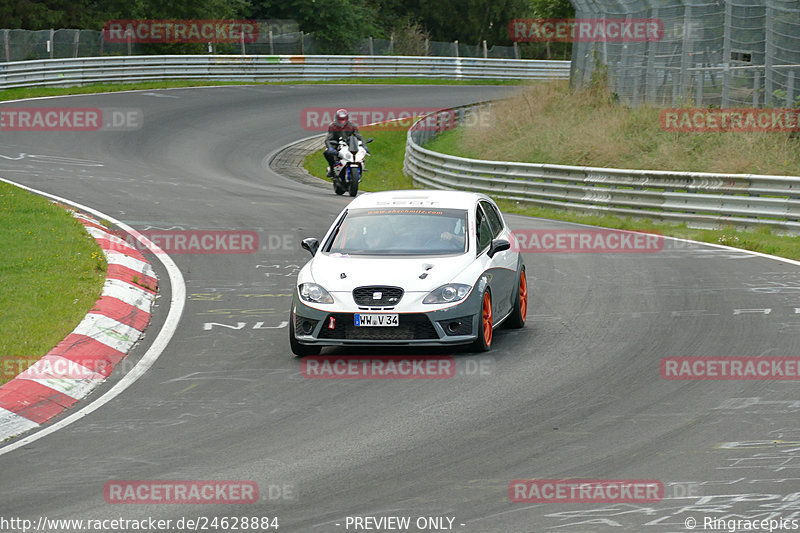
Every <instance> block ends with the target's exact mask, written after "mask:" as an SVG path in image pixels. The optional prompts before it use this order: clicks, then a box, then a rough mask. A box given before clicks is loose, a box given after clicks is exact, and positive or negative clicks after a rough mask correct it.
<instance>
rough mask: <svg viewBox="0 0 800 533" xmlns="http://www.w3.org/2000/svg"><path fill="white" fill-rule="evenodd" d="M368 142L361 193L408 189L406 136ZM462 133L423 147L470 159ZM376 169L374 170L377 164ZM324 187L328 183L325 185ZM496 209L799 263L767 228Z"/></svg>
mask: <svg viewBox="0 0 800 533" xmlns="http://www.w3.org/2000/svg"><path fill="white" fill-rule="evenodd" d="M362 131H363V132H364V133H365V136H367V137H374V138H375V141H373V142H372V143H371V144H370V150H371V151H372V153H373V154H374V155H372V156H370V159H368V161H367V162H368V167H369V168H370V171H369V172H368V173H367V174H365V178H364V180H363V181H362V187H361V189H362V190H365V191H386V190H395V189H411V188H413V184H412V183H411V179H410V178H409V177H407V176H405V175H403V158H404V155H405V143H406V135H405V133H403V132H395V131H392V132H369V129H368V128H363V130H362ZM463 138H464V131H463V130H461V129H456V130H452V131H450V132H446V133H445V134H443V135H441V136H439V137H438V138H437V139H436V140H435V141H434V142H432V143H431V144H429V145H427V146H426V148H430V149H433V150H436V151H439V152H445V153H451V154H456V155H463V156H464V157H470V155H472V156H473V157H474V154H468V153H464V152H463V149H462V146H461V144H460V143H461V141H462V140H463ZM378 163H379V164H378ZM303 166H304V167H305V168H306V170H308V171H309V172H310V173H311V174H312V175H314V176H317V177H319V178H322V179H326V180H327V178H324V176H325V168H326V166H327V164H326V162H325V160H324V159H323V157H322V154H321V151H315V152H314V153H312V154H309V155H308V156H306V159H305V161H304V165H303ZM327 181H329V180H327ZM497 203H498V205H499V206H500V208H501V209H502V210H503V212H504V213H516V214H520V215H526V216H532V217H539V218H547V219H552V220H564V221H567V222H577V223H580V224H589V225H593V226H601V227H606V228H616V229H626V230H633V231H646V232H651V233H657V234H660V235H669V236H672V237H678V238H682V239H690V240H695V241H700V242H708V243H714V244H724V245H727V246H733V247H735V248H742V249H745V250H752V251H755V252H761V253H766V254H771V255H777V256H780V257H787V258H790V259H797V260H800V236H797V237H796V236H789V235H776V234H773V233H772V231H771V230H770V229H769V228H760V229H758V230H753V231H745V230H741V229H736V228H733V227H725V228H720V229H715V230H703V229H694V228H688V227H686V225H685V224H680V225H675V224H664V223H658V222H653V221H651V220H648V219H639V218H619V217H614V216H609V215H585V214H581V213H574V212H569V211H564V210H559V209H554V208H540V207H535V206H532V205H530V204H524V203H520V202H512V201H507V200H501V199H497Z"/></svg>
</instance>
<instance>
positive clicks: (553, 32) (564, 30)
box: [508, 18, 664, 43]
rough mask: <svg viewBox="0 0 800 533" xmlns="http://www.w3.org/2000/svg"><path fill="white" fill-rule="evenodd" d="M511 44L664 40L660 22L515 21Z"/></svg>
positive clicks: (509, 33)
mask: <svg viewBox="0 0 800 533" xmlns="http://www.w3.org/2000/svg"><path fill="white" fill-rule="evenodd" d="M508 36H509V37H510V38H511V40H512V41H517V42H523V43H531V42H556V43H581V42H585V43H588V42H646V41H660V40H661V39H662V38H663V37H664V22H663V21H662V20H661V19H609V18H590V19H513V20H512V21H511V22H509V23H508Z"/></svg>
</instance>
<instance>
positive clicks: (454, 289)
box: [422, 283, 472, 304]
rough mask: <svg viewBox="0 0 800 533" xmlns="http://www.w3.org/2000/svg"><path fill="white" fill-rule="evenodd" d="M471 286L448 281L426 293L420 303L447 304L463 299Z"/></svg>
mask: <svg viewBox="0 0 800 533" xmlns="http://www.w3.org/2000/svg"><path fill="white" fill-rule="evenodd" d="M471 290H472V287H471V286H469V285H464V284H463V283H448V284H447V285H442V286H441V287H439V288H438V289H434V290H432V291H431V292H430V294H428V295H427V296H426V297H425V299H424V300H422V303H424V304H449V303H451V302H457V301H459V300H463V299H464V298H466V297H467V294H469V291H471Z"/></svg>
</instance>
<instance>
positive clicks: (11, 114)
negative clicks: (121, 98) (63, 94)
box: [0, 107, 144, 132]
mask: <svg viewBox="0 0 800 533" xmlns="http://www.w3.org/2000/svg"><path fill="white" fill-rule="evenodd" d="M143 123H144V113H142V110H141V109H139V108H129V107H126V108H100V107H4V108H2V109H0V132H7V131H134V130H138V129H141V127H142V125H143Z"/></svg>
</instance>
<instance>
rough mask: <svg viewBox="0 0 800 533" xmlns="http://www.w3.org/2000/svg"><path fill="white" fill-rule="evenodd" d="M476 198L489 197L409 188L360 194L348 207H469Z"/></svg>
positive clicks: (465, 192) (486, 198) (483, 198)
mask: <svg viewBox="0 0 800 533" xmlns="http://www.w3.org/2000/svg"><path fill="white" fill-rule="evenodd" d="M478 200H489V197H488V196H486V195H485V194H480V193H476V192H467V191H439V190H425V189H410V190H401V191H382V192H372V193H364V194H360V195H358V196H357V197H356V198H355V199H354V200H353V201H352V202H350V205H349V206H348V209H361V208H373V207H387V206H395V207H410V206H414V207H441V208H446V209H470V208H471V207H472V206H474V205H475V203H476V202H477V201H478Z"/></svg>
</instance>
